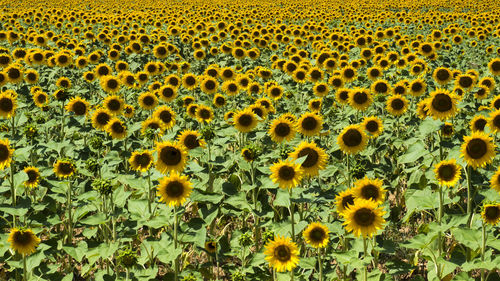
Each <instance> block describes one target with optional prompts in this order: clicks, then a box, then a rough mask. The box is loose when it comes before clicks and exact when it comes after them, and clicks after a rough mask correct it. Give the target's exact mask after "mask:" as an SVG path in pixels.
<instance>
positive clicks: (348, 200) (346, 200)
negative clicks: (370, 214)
mask: <svg viewBox="0 0 500 281" xmlns="http://www.w3.org/2000/svg"><path fill="white" fill-rule="evenodd" d="M350 205H354V196H352V195H351V194H349V195H346V196H344V197H342V207H343V208H344V209H347V208H348V207H349V206H350Z"/></svg>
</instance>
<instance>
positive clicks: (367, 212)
mask: <svg viewBox="0 0 500 281" xmlns="http://www.w3.org/2000/svg"><path fill="white" fill-rule="evenodd" d="M384 214H385V212H384V211H383V210H382V207H380V206H379V205H378V204H377V202H375V201H373V200H365V199H361V198H356V199H354V204H353V205H351V206H349V207H348V208H347V209H346V210H345V211H344V212H343V213H342V216H343V217H344V219H345V222H344V223H343V225H344V226H345V229H346V230H347V231H349V232H353V234H354V235H355V236H356V237H359V236H360V235H363V237H364V238H366V237H372V236H373V234H374V233H375V232H376V231H377V230H379V229H382V228H383V227H384V226H383V224H384V223H385V219H384V218H383V217H382V216H383V215H384Z"/></svg>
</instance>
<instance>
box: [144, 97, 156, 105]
mask: <svg viewBox="0 0 500 281" xmlns="http://www.w3.org/2000/svg"><path fill="white" fill-rule="evenodd" d="M142 102H143V103H144V104H145V105H146V106H152V105H154V104H155V99H154V98H153V97H152V96H145V97H144V99H143V100H142Z"/></svg>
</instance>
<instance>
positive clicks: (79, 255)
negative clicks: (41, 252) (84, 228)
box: [63, 241, 88, 262]
mask: <svg viewBox="0 0 500 281" xmlns="http://www.w3.org/2000/svg"><path fill="white" fill-rule="evenodd" d="M63 250H64V251H65V252H66V253H68V254H69V255H70V256H71V257H73V258H74V259H75V260H76V261H77V262H81V261H82V259H83V257H84V256H85V254H86V253H87V251H88V247H87V242H85V241H80V242H79V243H78V247H69V246H64V247H63Z"/></svg>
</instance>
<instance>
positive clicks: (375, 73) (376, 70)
mask: <svg viewBox="0 0 500 281" xmlns="http://www.w3.org/2000/svg"><path fill="white" fill-rule="evenodd" d="M383 74H384V73H383V70H382V68H380V67H378V66H373V67H370V68H368V69H367V70H366V75H367V76H368V79H370V80H377V79H378V78H379V77H381V76H382V75H383Z"/></svg>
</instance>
